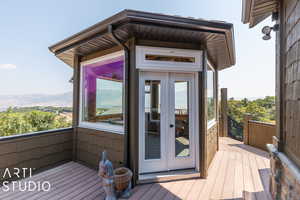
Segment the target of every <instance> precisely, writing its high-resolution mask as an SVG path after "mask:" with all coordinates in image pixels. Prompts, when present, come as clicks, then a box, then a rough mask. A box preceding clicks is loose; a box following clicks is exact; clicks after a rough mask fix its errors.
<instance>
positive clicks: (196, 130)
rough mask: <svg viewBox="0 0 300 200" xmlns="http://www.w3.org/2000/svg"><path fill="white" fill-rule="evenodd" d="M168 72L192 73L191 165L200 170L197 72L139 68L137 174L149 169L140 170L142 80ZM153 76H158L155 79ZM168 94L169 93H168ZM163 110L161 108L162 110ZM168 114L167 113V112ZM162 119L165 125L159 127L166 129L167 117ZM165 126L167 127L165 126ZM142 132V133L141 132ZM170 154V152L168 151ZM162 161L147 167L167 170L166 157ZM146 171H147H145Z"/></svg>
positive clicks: (142, 139) (141, 154)
mask: <svg viewBox="0 0 300 200" xmlns="http://www.w3.org/2000/svg"><path fill="white" fill-rule="evenodd" d="M145 73H147V74H148V75H144V74H145ZM168 73H177V74H178V75H179V76H182V77H183V76H184V74H189V76H190V75H191V74H192V75H193V82H194V83H193V84H192V85H193V87H192V88H193V93H194V94H193V96H194V97H193V98H191V99H192V104H191V105H193V108H194V109H190V110H191V111H190V112H191V120H193V128H192V129H193V132H192V133H191V134H192V135H193V136H192V137H193V142H194V144H193V147H192V148H193V155H192V156H193V165H194V167H193V168H195V170H196V171H200V162H199V161H200V157H199V156H200V153H199V148H200V144H199V137H200V133H199V123H198V122H199V115H198V114H197V111H198V110H199V89H200V88H199V84H198V83H199V76H198V72H193V71H190V72H188V71H187V72H182V71H163V70H162V71H157V70H154V71H151V70H143V71H142V70H141V71H140V72H139V80H138V81H139V88H138V89H139V105H138V109H139V110H138V113H139V129H138V138H139V140H138V141H139V144H138V152H139V153H138V163H139V174H141V172H142V171H149V170H142V167H144V165H143V162H142V161H144V162H145V161H146V160H145V159H144V154H145V146H144V145H145V144H144V141H145V137H144V128H145V127H144V126H141V124H143V125H144V117H145V116H144V100H145V99H144V94H143V93H141V92H144V80H145V78H147V77H149V78H152V80H161V78H163V77H165V76H166V74H168ZM155 77H158V78H156V79H155ZM167 77H170V76H169V75H167ZM169 81H170V80H169V78H167V83H166V84H163V85H165V86H168V85H169ZM190 88H191V87H190ZM166 91H169V90H168V89H166ZM168 96H169V95H168ZM163 99H165V101H167V103H168V102H169V100H168V98H163ZM165 109H166V110H165ZM164 110H165V111H166V112H170V108H169V107H168V108H164ZM162 111H163V110H162ZM167 115H169V114H167ZM162 119H163V121H165V122H166V123H165V125H164V127H161V128H162V130H166V131H167V129H166V128H167V127H169V126H168V125H169V123H170V121H169V119H168V118H167V116H163V117H162ZM166 126H167V127H166ZM142 133H143V134H142ZM162 142H165V140H164V139H163V140H161V143H162ZM141 146H143V148H141ZM164 146H165V145H162V147H163V148H162V149H161V153H162V154H164V155H167V153H165V151H166V149H165V148H164ZM169 154H170V153H169ZM169 154H168V155H167V156H170V155H169ZM161 159H163V157H161ZM161 159H158V160H157V161H158V162H159V160H161ZM164 162H165V163H162V165H159V166H156V168H155V166H154V167H153V165H149V166H148V168H151V169H153V171H154V172H155V171H161V170H156V169H159V168H160V167H162V166H164V168H165V170H164V171H167V170H168V169H169V166H168V163H167V159H166V158H164ZM171 170H176V169H175V168H172V169H171ZM146 173H147V172H146Z"/></svg>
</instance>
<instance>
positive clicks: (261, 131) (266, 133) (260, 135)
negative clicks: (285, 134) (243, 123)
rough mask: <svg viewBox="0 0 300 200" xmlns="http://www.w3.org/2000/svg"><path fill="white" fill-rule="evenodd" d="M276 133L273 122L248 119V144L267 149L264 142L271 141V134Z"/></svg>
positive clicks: (268, 142) (270, 142) (269, 142)
mask: <svg viewBox="0 0 300 200" xmlns="http://www.w3.org/2000/svg"><path fill="white" fill-rule="evenodd" d="M275 135H276V126H275V124H268V123H263V122H256V121H248V137H249V138H248V139H249V141H248V142H249V145H251V146H254V147H257V148H260V149H263V150H265V151H267V147H266V144H272V143H273V136H275Z"/></svg>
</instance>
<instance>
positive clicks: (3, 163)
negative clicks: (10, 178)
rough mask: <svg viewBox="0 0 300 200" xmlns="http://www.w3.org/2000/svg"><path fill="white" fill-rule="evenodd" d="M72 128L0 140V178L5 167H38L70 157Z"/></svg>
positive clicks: (66, 159) (35, 168)
mask: <svg viewBox="0 0 300 200" xmlns="http://www.w3.org/2000/svg"><path fill="white" fill-rule="evenodd" d="M72 137H73V129H64V130H51V131H45V132H43V133H42V134H39V133H36V134H30V135H28V136H26V135H22V136H16V137H10V138H9V139H6V138H2V139H3V140H0V173H1V177H0V180H3V179H7V177H4V178H3V171H4V170H5V169H6V168H9V169H11V170H12V169H13V168H34V170H38V169H40V168H44V167H48V166H51V165H55V164H57V163H60V162H63V161H69V160H71V159H72Z"/></svg>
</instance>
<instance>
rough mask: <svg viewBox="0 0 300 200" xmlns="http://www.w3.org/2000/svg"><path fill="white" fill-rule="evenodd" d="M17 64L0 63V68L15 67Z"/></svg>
mask: <svg viewBox="0 0 300 200" xmlns="http://www.w3.org/2000/svg"><path fill="white" fill-rule="evenodd" d="M16 68H17V66H16V65H14V64H0V69H7V70H9V69H16Z"/></svg>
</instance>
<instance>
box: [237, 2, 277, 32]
mask: <svg viewBox="0 0 300 200" xmlns="http://www.w3.org/2000/svg"><path fill="white" fill-rule="evenodd" d="M278 5H279V3H278V0H243V3H242V22H243V23H244V24H249V27H250V28H252V27H254V26H256V25H257V24H259V23H260V22H262V21H263V20H264V19H266V18H268V17H269V16H271V15H272V13H274V12H277V10H278Z"/></svg>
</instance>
